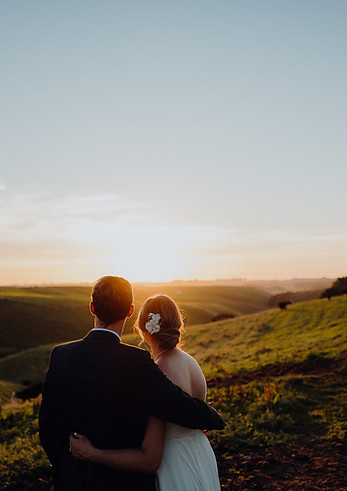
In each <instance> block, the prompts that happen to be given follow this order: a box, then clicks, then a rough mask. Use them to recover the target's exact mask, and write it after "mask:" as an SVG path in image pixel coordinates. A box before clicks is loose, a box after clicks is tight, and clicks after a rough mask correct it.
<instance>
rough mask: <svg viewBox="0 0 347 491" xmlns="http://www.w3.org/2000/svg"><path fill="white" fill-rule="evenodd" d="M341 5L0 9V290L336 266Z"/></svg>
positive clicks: (343, 255) (344, 88) (341, 247)
mask: <svg viewBox="0 0 347 491" xmlns="http://www.w3.org/2000/svg"><path fill="white" fill-rule="evenodd" d="M346 19H347V2H346V1H345V0H329V1H326V0H324V1H321V0H287V1H284V0H283V1H278V0H214V1H212V0H210V1H206V0H184V1H183V0H182V1H169V0H147V1H143V0H129V1H117V0H98V1H96V0H95V1H88V0H83V1H77V0H69V1H67V0H60V1H59V2H48V1H47V0H44V1H43V0H32V1H30V2H29V1H27V0H11V1H3V2H1V3H0V37H1V68H2V70H1V72H2V73H1V77H0V88H1V91H0V93H1V132H0V138H1V145H0V206H1V215H0V284H33V283H47V282H58V283H60V282H86V281H88V282H89V281H94V280H95V279H96V278H98V277H100V276H102V275H104V274H115V275H122V276H125V277H127V278H128V279H129V280H131V281H171V280H174V279H183V280H189V279H203V280H206V279H216V278H248V279H272V278H278V279H284V278H293V277H296V278H299V277H301V278H303V277H306V278H307V277H311V278H314V277H323V276H327V277H330V278H335V277H337V276H344V275H346V274H347V191H346V188H347V161H346V160H347V159H346V155H347V124H346V121H347V97H346V92H347V63H346V53H347V34H346V33H347V28H346Z"/></svg>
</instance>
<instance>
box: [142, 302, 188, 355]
mask: <svg viewBox="0 0 347 491" xmlns="http://www.w3.org/2000/svg"><path fill="white" fill-rule="evenodd" d="M149 314H160V321H159V325H160V330H159V331H158V332H154V333H153V334H151V336H153V338H156V339H157V341H158V343H159V346H160V348H161V349H172V348H175V346H177V345H179V344H180V341H181V335H182V334H183V331H184V322H183V316H182V314H181V312H180V309H179V307H178V305H177V304H176V302H175V301H174V300H173V299H172V298H171V297H169V296H168V295H154V296H153V297H149V298H148V299H147V300H146V301H145V303H144V304H143V305H142V307H141V309H140V312H139V315H138V317H137V320H136V324H135V327H136V329H137V330H138V331H139V333H140V334H141V337H142V338H143V333H144V332H148V331H147V330H146V323H147V322H148V321H149V320H150V316H149Z"/></svg>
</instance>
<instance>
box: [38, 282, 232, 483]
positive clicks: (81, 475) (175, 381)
mask: <svg viewBox="0 0 347 491" xmlns="http://www.w3.org/2000/svg"><path fill="white" fill-rule="evenodd" d="M90 310H91V313H92V314H93V315H94V317H95V322H94V326H95V327H94V329H92V330H91V331H90V332H89V333H88V334H87V336H86V337H85V338H83V339H81V340H78V341H73V342H71V343H67V344H63V345H59V346H56V347H55V348H54V350H53V352H52V356H51V360H50V365H49V369H48V372H47V374H46V378H45V382H44V387H43V394H42V404H41V409H40V418H39V422H40V439H41V443H42V446H43V448H44V450H45V451H46V453H47V455H48V457H49V459H50V462H51V464H52V467H53V476H54V487H55V491H139V490H140V491H155V490H159V491H217V490H219V489H220V485H219V479H218V471H217V465H216V460H215V456H214V454H213V450H212V448H211V446H210V444H209V442H208V440H207V438H206V436H205V435H204V433H203V432H202V431H201V430H211V429H223V428H224V426H225V423H224V421H223V419H222V418H221V417H220V415H219V414H218V413H217V412H216V411H215V410H214V409H213V408H211V407H210V406H208V405H207V404H206V403H205V402H204V400H205V397H206V382H205V378H204V376H203V374H202V371H201V369H200V367H199V365H198V363H197V362H196V361H195V360H194V359H193V358H192V357H191V356H189V355H188V354H187V353H185V352H184V351H182V350H181V349H179V348H178V346H179V340H180V333H181V329H182V317H181V314H180V311H179V309H178V307H177V305H176V303H175V302H174V301H173V299H171V298H170V297H168V296H166V295H157V296H154V297H150V298H149V299H147V300H146V302H145V303H144V305H143V306H142V308H141V310H140V313H139V315H138V319H137V321H136V326H137V329H138V330H139V332H140V334H141V336H142V337H143V339H145V340H146V341H147V342H148V343H149V344H150V345H151V348H152V353H153V357H154V360H152V359H151V357H150V355H149V353H148V352H147V351H145V350H142V349H139V348H137V347H134V346H129V345H126V344H123V343H122V342H121V339H120V337H121V334H122V330H123V326H124V323H125V320H126V319H127V318H128V317H130V316H131V315H132V313H133V311H134V305H133V292H132V288H131V285H130V283H129V282H128V281H127V280H125V279H124V278H120V277H116V276H105V277H103V278H100V279H99V280H98V281H97V282H96V283H95V284H94V286H93V290H92V296H91V303H90Z"/></svg>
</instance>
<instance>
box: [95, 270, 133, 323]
mask: <svg viewBox="0 0 347 491" xmlns="http://www.w3.org/2000/svg"><path fill="white" fill-rule="evenodd" d="M132 303H133V290H132V288H131V284H130V283H129V281H127V280H125V279H124V278H121V277H119V276H103V277H102V278H100V279H99V280H97V281H96V282H95V284H94V286H93V289H92V295H91V307H92V312H93V314H95V315H96V317H98V319H100V320H101V321H102V322H103V323H104V324H105V325H106V326H108V325H109V324H113V323H115V322H119V321H122V320H124V319H125V318H126V317H129V313H130V312H132V310H131V307H132Z"/></svg>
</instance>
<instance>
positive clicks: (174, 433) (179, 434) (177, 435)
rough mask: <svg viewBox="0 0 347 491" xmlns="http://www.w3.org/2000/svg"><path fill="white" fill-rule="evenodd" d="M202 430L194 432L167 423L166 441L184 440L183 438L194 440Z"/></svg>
mask: <svg viewBox="0 0 347 491" xmlns="http://www.w3.org/2000/svg"><path fill="white" fill-rule="evenodd" d="M197 433H201V430H192V429H190V428H184V427H183V426H179V425H176V424H174V423H166V435H165V439H166V440H182V439H183V438H194V436H195V435H196V434H197Z"/></svg>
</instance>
